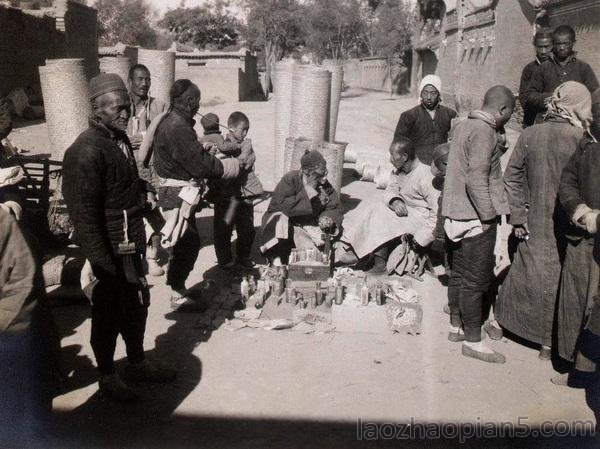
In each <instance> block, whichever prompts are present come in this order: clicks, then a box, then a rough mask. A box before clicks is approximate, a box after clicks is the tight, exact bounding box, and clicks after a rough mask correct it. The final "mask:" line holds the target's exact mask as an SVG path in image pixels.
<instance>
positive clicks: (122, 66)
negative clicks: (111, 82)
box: [100, 56, 131, 83]
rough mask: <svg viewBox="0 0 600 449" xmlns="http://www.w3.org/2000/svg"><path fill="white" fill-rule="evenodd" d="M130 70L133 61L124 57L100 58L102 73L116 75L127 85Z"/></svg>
mask: <svg viewBox="0 0 600 449" xmlns="http://www.w3.org/2000/svg"><path fill="white" fill-rule="evenodd" d="M130 68H131V61H130V60H129V58H125V57H124V56H117V57H116V58H111V57H104V58H100V72H102V73H116V74H117V75H119V76H120V77H121V79H122V80H123V81H124V82H125V83H127V78H129V69H130Z"/></svg>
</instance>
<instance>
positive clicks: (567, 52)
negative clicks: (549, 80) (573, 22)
mask: <svg viewBox="0 0 600 449" xmlns="http://www.w3.org/2000/svg"><path fill="white" fill-rule="evenodd" d="M573 45H575V40H574V39H572V38H571V36H570V35H568V34H557V35H555V36H554V39H553V46H554V49H553V52H554V56H556V59H558V60H559V61H565V60H566V59H567V58H568V57H569V56H571V55H572V54H573Z"/></svg>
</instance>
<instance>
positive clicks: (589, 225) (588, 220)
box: [579, 209, 600, 234]
mask: <svg viewBox="0 0 600 449" xmlns="http://www.w3.org/2000/svg"><path fill="white" fill-rule="evenodd" d="M598 214H600V211H598V210H597V209H594V210H592V211H591V212H588V213H587V214H585V215H584V216H583V217H581V218H580V219H579V221H581V222H582V223H583V225H584V226H585V230H586V231H587V232H589V233H590V234H595V233H596V232H598V224H597V223H598Z"/></svg>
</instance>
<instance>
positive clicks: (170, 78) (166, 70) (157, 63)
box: [138, 49, 175, 104]
mask: <svg viewBox="0 0 600 449" xmlns="http://www.w3.org/2000/svg"><path fill="white" fill-rule="evenodd" d="M138 64H143V65H145V66H146V67H148V70H150V75H151V76H152V87H151V92H150V95H152V96H153V97H155V98H158V99H159V100H161V101H163V102H164V103H166V104H169V102H170V99H169V91H170V90H171V86H173V83H174V82H175V52H172V51H160V50H146V49H140V50H139V52H138Z"/></svg>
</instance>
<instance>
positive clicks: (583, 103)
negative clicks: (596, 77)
mask: <svg viewBox="0 0 600 449" xmlns="http://www.w3.org/2000/svg"><path fill="white" fill-rule="evenodd" d="M547 107H548V112H546V115H545V116H544V119H546V120H547V119H548V118H552V117H560V118H562V119H565V120H567V121H568V122H569V123H571V125H573V126H577V127H578V128H583V129H586V128H587V127H588V125H589V123H590V121H591V119H592V97H591V95H590V91H589V90H588V88H587V87H585V86H584V85H583V84H581V83H578V82H576V81H567V82H565V83H562V84H561V85H560V86H558V87H557V88H556V89H554V92H553V93H552V97H550V99H549V100H548V101H547Z"/></svg>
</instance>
